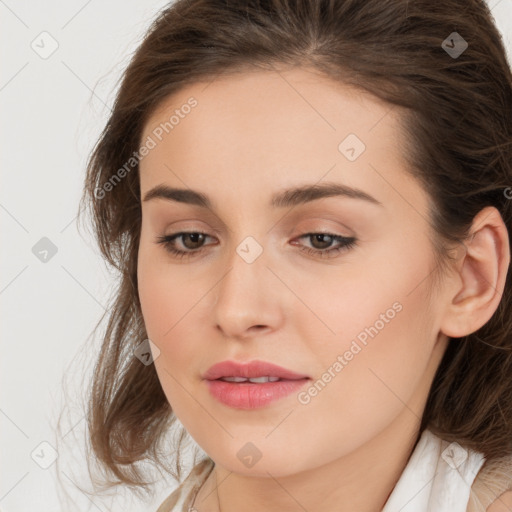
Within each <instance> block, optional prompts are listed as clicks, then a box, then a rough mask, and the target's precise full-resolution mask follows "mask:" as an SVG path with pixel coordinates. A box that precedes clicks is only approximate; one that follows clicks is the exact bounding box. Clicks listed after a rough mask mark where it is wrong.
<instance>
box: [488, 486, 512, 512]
mask: <svg viewBox="0 0 512 512" xmlns="http://www.w3.org/2000/svg"><path fill="white" fill-rule="evenodd" d="M511 510H512V491H507V492H505V493H503V494H502V495H501V496H500V497H499V498H498V499H496V500H495V501H493V502H492V503H491V506H490V507H489V508H488V509H487V512H510V511H511Z"/></svg>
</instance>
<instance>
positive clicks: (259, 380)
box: [221, 377, 280, 383]
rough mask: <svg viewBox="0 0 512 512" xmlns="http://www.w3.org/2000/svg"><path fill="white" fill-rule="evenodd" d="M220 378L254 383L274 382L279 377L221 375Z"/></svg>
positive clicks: (228, 380)
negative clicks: (248, 377) (247, 377)
mask: <svg viewBox="0 0 512 512" xmlns="http://www.w3.org/2000/svg"><path fill="white" fill-rule="evenodd" d="M221 380H225V381H227V382H246V381H249V382H254V383H262V382H276V381H278V380H280V379H279V377H251V378H250V379H246V378H245V377H222V379H221Z"/></svg>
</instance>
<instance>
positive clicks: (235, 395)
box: [203, 361, 310, 409]
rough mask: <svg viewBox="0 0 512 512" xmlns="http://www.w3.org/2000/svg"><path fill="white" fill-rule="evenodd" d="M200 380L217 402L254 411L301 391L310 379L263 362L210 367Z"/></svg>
mask: <svg viewBox="0 0 512 512" xmlns="http://www.w3.org/2000/svg"><path fill="white" fill-rule="evenodd" d="M203 379H204V380H205V383H206V385H207V387H208V390H209V392H210V394H211V396H213V397H214V398H215V399H216V400H218V401H219V402H220V403H222V404H224V405H226V406H228V407H231V408H235V409H257V408H261V407H265V406H267V405H270V404H271V403H272V402H274V401H277V400H280V399H284V398H285V397H287V396H289V395H291V394H292V393H294V392H295V393H297V392H298V391H300V389H302V388H303V387H304V386H305V385H306V384H307V382H308V381H309V380H310V377H308V376H307V375H303V374H300V373H296V372H293V371H292V370H288V369H286V368H283V367H282V366H277V365H275V364H273V363H267V362H265V361H251V362H249V363H237V362H236V361H223V362H222V363H218V364H215V365H213V366H212V367H211V368H210V369H209V370H208V371H207V372H206V373H205V374H204V375H203Z"/></svg>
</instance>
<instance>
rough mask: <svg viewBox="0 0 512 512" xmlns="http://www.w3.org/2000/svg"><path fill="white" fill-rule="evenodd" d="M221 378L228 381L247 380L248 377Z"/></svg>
mask: <svg viewBox="0 0 512 512" xmlns="http://www.w3.org/2000/svg"><path fill="white" fill-rule="evenodd" d="M220 380H225V381H227V382H245V381H246V380H247V379H246V378H245V377H222V378H221V379H220Z"/></svg>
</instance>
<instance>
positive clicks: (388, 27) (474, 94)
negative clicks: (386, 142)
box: [80, 0, 512, 488]
mask: <svg viewBox="0 0 512 512" xmlns="http://www.w3.org/2000/svg"><path fill="white" fill-rule="evenodd" d="M454 32H456V33H457V35H453V33H454ZM459 35H460V36H461V37H462V38H463V40H465V41H466V42H467V48H465V50H464V51H462V53H461V54H460V55H454V54H453V52H452V53H451V54H450V51H449V49H450V48H454V47H455V43H454V42H453V41H454V38H458V37H459ZM445 40H446V41H448V43H443V41H445ZM457 41H458V39H457ZM457 48H462V47H461V46H460V45H459V46H458V47H457ZM277 64H279V65H284V66H285V67H286V66H289V67H293V66H308V67H312V68H314V69H316V70H317V71H320V72H321V73H324V74H325V76H327V77H330V78H332V79H335V80H339V82H340V83H344V84H347V85H352V86H354V87H357V88H360V89H362V90H365V91H368V92H370V93H371V94H373V95H375V96H377V97H378V98H380V99H382V100H383V101H386V102H388V104H389V105H390V106H399V107H402V108H403V109H404V110H403V111H404V115H403V118H402V120H403V129H404V132H405V134H406V135H407V141H408V143H407V147H406V148H404V153H405V155H404V156H405V157H406V158H407V161H408V163H409V167H410V172H411V174H412V175H413V176H415V177H416V178H417V179H418V180H420V182H421V184H422V185H423V186H424V188H425V190H426V191H427V192H428V194H429V196H430V199H431V211H430V218H429V220H430V222H431V226H432V229H433V232H434V233H436V238H435V240H434V243H433V249H434V254H435V255H436V257H437V258H438V261H439V268H442V267H443V265H445V264H446V262H448V261H449V257H450V256H449V252H448V249H447V248H448V246H449V244H450V243H453V242H458V243H462V242H463V240H464V239H465V238H466V236H467V234H468V230H469V228H470V226H471V223H472V220H473V218H474V217H475V215H476V214H477V213H478V212H479V211H480V210H481V209H482V208H484V207H486V206H494V207H496V208H497V209H498V210H499V211H500V213H501V215H502V217H503V220H504V222H505V224H506V226H507V229H508V232H509V235H510V234H511V227H512V206H511V205H512V201H510V199H509V198H510V197H511V196H512V194H511V189H510V188H509V187H511V186H512V76H511V69H510V65H509V63H508V61H507V58H506V52H505V49H504V45H503V41H502V39H501V36H500V34H499V32H498V30H497V28H496V26H495V25H494V20H493V19H492V15H491V13H490V11H489V9H488V7H487V5H486V4H485V2H484V1H479V0H444V1H443V2H432V1H431V0H416V1H414V2H408V1H407V0H386V1H383V0H364V1H362V0H236V1H229V0H224V1H220V0H216V1H213V0H178V1H176V2H174V3H173V4H171V5H170V6H168V7H167V8H165V9H164V10H163V11H161V12H160V13H158V16H157V17H156V19H155V20H154V22H153V23H152V25H151V27H150V29H149V31H148V33H147V34H146V36H145V38H144V40H143V42H142V43H141V44H140V46H139V48H138V49H137V51H136V52H135V54H134V55H133V57H132V59H131V62H130V64H129V65H128V67H127V69H126V71H125V72H124V75H123V78H122V81H121V84H120V88H119V90H118V93H117V97H116V100H115V104H114V107H113V110H112V113H111V115H110V118H109V120H108V123H107V125H106V126H105V128H104V130H103V132H102V134H101V137H100V138H99V140H98V142H97V144H96V146H95V148H94V150H93V152H92V153H91V156H90V159H89V162H88V168H87V176H86V179H85V188H84V194H83V197H82V199H81V203H80V206H81V207H83V208H82V210H84V209H85V207H90V208H91V210H92V221H93V226H94V231H95V235H96V237H97V241H98V244H99V247H100V249H101V252H102V254H103V256H104V257H105V258H106V260H107V261H108V263H109V264H110V265H112V266H113V267H114V268H115V269H116V270H117V271H118V273H119V277H120V281H119V285H118V288H117V289H116V292H115V299H114V301H113V303H112V305H111V307H110V308H109V309H108V311H107V312H106V314H105V315H106V316H107V318H108V325H107V328H106V332H105V333H104V336H103V343H102V347H101V351H100V353H99V357H98V359H97V362H96V367H95V372H94V379H93V381H92V382H91V388H90V403H89V410H88V427H89V432H90V442H91V447H92V450H93V452H94V454H95V455H96V456H97V458H98V460H99V461H100V462H101V463H102V464H103V465H104V467H105V468H107V473H108V474H109V475H110V477H112V478H113V479H112V484H113V485H115V484H117V483H125V484H127V485H129V486H134V487H138V488H140V487H144V486H145V485H146V484H147V482H145V481H144V478H143V474H141V473H140V471H139V470H138V468H137V467H136V463H137V462H138V461H143V460H147V459H149V460H152V461H154V462H155V463H157V464H161V465H162V466H164V467H165V466H167V465H166V463H165V461H164V460H163V457H162V450H161V449H160V448H161V445H160V444H159V443H161V441H162V439H163V438H164V437H165V436H164V434H165V433H166V432H168V431H169V429H170V427H171V426H172V425H173V423H174V422H175V420H176V418H175V416H174V415H173V411H172V409H171V407H170V405H169V403H168V402H167V400H166V397H165V395H164V393H163V391H162V388H161V386H160V383H159V380H158V377H157V374H156V371H155V368H154V366H153V365H147V366H146V365H144V364H141V362H140V361H139V359H137V358H136V357H134V355H133V351H134V349H135V348H136V347H137V346H138V345H140V343H141V342H143V341H144V340H145V339H146V338H147V334H146V331H145V327H144V323H143V319H142V315H141V308H140V302H139V297H138V290H137V252H138V244H139V234H140V229H141V205H140V190H139V177H138V162H137V158H136V157H134V152H137V151H138V149H139V148H140V145H141V143H142V142H143V141H141V133H142V130H143V127H144V125H145V123H146V121H147V120H148V117H149V116H150V115H151V113H152V112H154V111H155V109H156V108H157V106H159V104H161V102H162V101H163V100H164V99H165V98H166V97H168V96H169V95H170V94H172V93H174V92H176V91H178V90H180V89H181V88H182V87H183V86H184V85H186V84H189V83H193V82H195V81H199V80H201V81H204V80H210V79H211V80H213V79H214V78H215V77H216V76H218V75H221V74H227V73H238V72H243V70H245V69H249V68H251V69H262V70H272V69H274V66H275V65H277ZM134 158H135V160H133V159H134ZM130 159H132V160H130ZM127 162H130V163H129V165H127ZM123 168H124V172H120V169H123ZM107 183H110V185H107ZM510 238H511V239H512V236H510ZM511 294H512V291H511V283H510V278H509V276H508V274H507V282H506V285H505V290H504V293H503V296H502V298H501V302H500V303H499V306H498V308H497V310H496V312H495V313H494V315H493V316H492V318H491V319H490V320H489V321H488V322H487V323H486V324H485V325H484V326H483V327H482V328H480V329H479V330H478V331H476V332H474V333H472V334H470V335H468V336H465V337H464V338H460V339H458V340H457V341H456V342H450V343H449V346H448V348H447V351H446V352H445V355H444V358H443V360H442V362H441V364H440V366H439V368H438V371H437V373H436V375H435V378H434V381H433V384H432V387H431V390H430V394H429V397H428V401H427V404H426V408H425V411H424V414H423V417H422V422H421V430H423V429H425V428H429V429H431V430H432V431H433V432H434V433H435V434H437V435H438V436H440V437H442V438H444V439H446V440H447V441H457V442H458V443H459V444H461V445H463V446H465V447H467V448H471V449H474V450H477V451H480V452H482V453H483V454H484V455H485V457H486V458H487V459H489V460H490V459H493V458H498V457H499V456H502V455H504V454H511V453H512V302H511V301H512V295H511ZM184 436H185V433H184V432H183V430H182V431H181V433H180V435H179V436H178V438H177V440H176V442H175V445H176V448H177V451H176V454H177V457H176V459H175V463H176V465H175V470H176V474H177V475H178V476H177V478H179V475H180V467H179V453H180V452H179V448H180V444H181V442H182V441H183V439H184ZM159 447H160V448H159ZM166 453H167V454H169V450H167V451H166ZM167 456H168V455H167Z"/></svg>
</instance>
